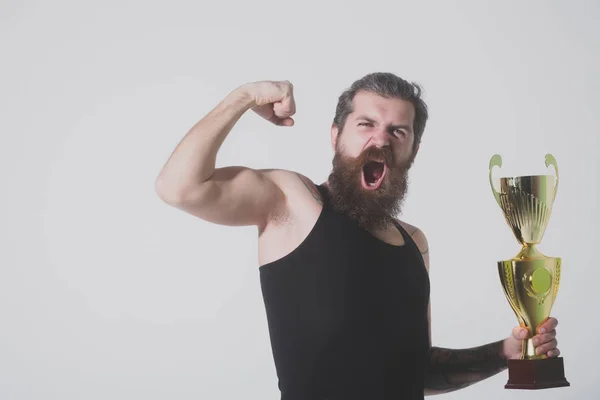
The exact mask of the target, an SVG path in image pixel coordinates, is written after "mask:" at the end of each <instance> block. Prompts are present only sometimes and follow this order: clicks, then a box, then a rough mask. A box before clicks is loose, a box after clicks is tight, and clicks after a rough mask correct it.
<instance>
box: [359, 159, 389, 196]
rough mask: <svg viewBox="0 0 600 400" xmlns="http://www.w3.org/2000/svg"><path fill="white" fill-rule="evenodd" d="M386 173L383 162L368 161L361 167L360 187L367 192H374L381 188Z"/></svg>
mask: <svg viewBox="0 0 600 400" xmlns="http://www.w3.org/2000/svg"><path fill="white" fill-rule="evenodd" d="M386 172H387V166H386V165H385V163H384V162H383V161H377V160H370V161H368V162H367V163H366V164H365V165H364V166H363V173H362V185H363V188H365V189H367V190H375V189H377V188H379V186H381V182H383V178H385V174H386Z"/></svg>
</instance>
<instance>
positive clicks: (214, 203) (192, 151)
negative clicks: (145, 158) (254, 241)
mask: <svg viewBox="0 0 600 400" xmlns="http://www.w3.org/2000/svg"><path fill="white" fill-rule="evenodd" d="M292 89H293V88H292V85H291V84H290V83H289V82H287V81H284V82H273V81H265V82H253V83H248V84H245V85H242V86H240V87H238V88H236V89H235V90H234V91H232V92H231V93H229V94H228V96H227V97H225V99H223V100H222V101H221V102H220V103H219V104H218V105H217V106H216V107H215V108H214V109H213V110H211V111H210V112H209V113H208V114H207V115H206V116H204V117H203V118H202V119H201V120H200V121H199V122H198V123H196V124H195V125H194V126H193V127H192V128H191V129H190V131H189V132H188V133H187V134H186V136H185V137H184V138H183V140H182V141H181V142H180V143H179V144H178V146H177V147H176V148H175V150H174V151H173V153H172V154H171V156H170V158H169V160H168V161H167V163H166V164H165V166H164V167H163V169H162V171H161V172H160V175H159V176H158V177H157V179H156V192H157V194H158V195H159V197H160V198H161V199H162V200H163V201H165V202H166V203H168V204H170V205H172V206H174V207H176V208H179V209H181V210H183V211H185V212H188V213H190V214H192V215H195V216H197V217H199V218H201V219H204V220H206V221H209V222H213V223H217V224H222V225H256V226H259V227H260V226H264V225H265V224H266V223H267V222H268V221H269V220H270V219H271V218H272V217H273V216H274V215H276V214H277V213H279V212H281V211H282V208H283V207H284V205H285V198H284V194H283V192H282V191H281V189H280V186H279V185H278V184H277V175H278V174H279V173H280V172H279V171H277V170H258V169H251V168H248V167H244V166H227V167H223V168H216V167H215V163H216V157H217V153H218V151H219V149H220V147H221V145H222V144H223V142H224V140H225V138H226V137H227V135H228V134H229V133H230V131H231V130H232V128H233V126H234V125H235V124H236V122H237V121H238V120H239V119H240V118H241V116H242V115H243V114H244V113H245V112H246V111H248V110H250V109H251V110H253V111H255V112H256V113H257V114H259V115H260V116H262V117H263V118H265V119H267V120H269V121H270V122H272V123H274V124H276V125H281V126H292V125H293V123H294V121H293V119H292V118H291V116H292V115H293V114H294V113H295V103H294V97H293V91H292Z"/></svg>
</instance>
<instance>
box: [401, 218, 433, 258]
mask: <svg viewBox="0 0 600 400" xmlns="http://www.w3.org/2000/svg"><path fill="white" fill-rule="evenodd" d="M396 221H398V223H400V225H402V227H403V228H404V229H405V230H406V232H407V233H408V234H409V235H410V237H411V238H412V239H413V240H414V241H415V244H416V245H417V247H418V248H419V251H421V254H422V255H423V258H424V260H425V265H426V267H427V270H429V242H428V241H427V236H426V235H425V233H424V232H423V231H422V230H421V229H420V228H419V227H417V226H415V225H412V224H409V223H408V222H405V221H401V220H399V219H396Z"/></svg>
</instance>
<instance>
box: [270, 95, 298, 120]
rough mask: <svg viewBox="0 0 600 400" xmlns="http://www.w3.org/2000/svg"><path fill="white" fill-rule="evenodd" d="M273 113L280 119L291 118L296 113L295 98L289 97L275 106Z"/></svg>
mask: <svg viewBox="0 0 600 400" xmlns="http://www.w3.org/2000/svg"><path fill="white" fill-rule="evenodd" d="M273 112H274V113H275V115H276V116H277V117H279V118H282V119H283V118H287V117H291V116H292V115H294V114H295V113H296V103H295V101H294V97H293V96H291V95H289V96H286V97H285V98H283V100H281V101H280V102H277V103H274V104H273Z"/></svg>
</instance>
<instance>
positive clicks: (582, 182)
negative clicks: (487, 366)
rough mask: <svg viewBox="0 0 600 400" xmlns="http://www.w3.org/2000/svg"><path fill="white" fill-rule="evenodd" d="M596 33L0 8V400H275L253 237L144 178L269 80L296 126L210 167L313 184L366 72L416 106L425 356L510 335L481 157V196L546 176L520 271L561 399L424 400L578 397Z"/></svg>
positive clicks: (405, 13)
mask: <svg viewBox="0 0 600 400" xmlns="http://www.w3.org/2000/svg"><path fill="white" fill-rule="evenodd" d="M484 3H485V4H484ZM599 17H600V6H599V3H598V2H595V1H569V2H567V1H562V2H558V1H528V2H521V1H502V2H493V3H487V2H481V1H439V2H426V1H420V2H408V1H377V0H374V1H369V2H366V3H365V2H359V1H354V2H348V1H328V2H323V1H319V2H306V1H303V2H294V3H292V2H282V1H265V0H259V1H255V2H246V1H238V2H235V3H218V2H173V1H170V2H168V3H167V2H162V3H161V2H142V1H118V2H116V1H104V2H96V3H90V2H76V1H71V2H66V1H54V2H33V1H27V2H25V1H2V2H1V3H0V54H1V62H0V88H1V90H0V113H1V118H0V133H1V136H0V138H1V139H0V140H1V142H0V163H1V164H0V174H1V175H0V178H1V180H0V182H2V196H1V197H0V205H1V207H0V239H1V243H2V246H1V251H0V399H2V400H17V399H44V400H46V399H61V400H67V399H86V400H93V399H142V398H143V399H148V400H150V399H180V400H183V399H198V398H202V399H239V398H251V399H277V398H278V392H277V387H276V379H275V371H274V367H273V363H272V357H271V353H270V347H269V342H268V333H267V327H266V320H265V315H264V309H263V304H262V298H261V294H260V288H259V281H258V270H257V255H256V231H255V229H254V228H229V227H221V226H216V225H211V224H208V223H204V222H203V221H201V220H199V219H196V218H194V217H192V216H189V215H186V214H185V213H182V212H180V211H178V210H176V209H174V208H171V207H169V206H167V205H166V204H165V203H163V202H161V200H160V199H159V198H158V197H157V195H156V194H155V192H154V180H155V179H156V177H157V174H158V173H159V171H160V169H161V168H162V166H163V164H164V163H165V161H166V160H167V158H168V156H169V155H170V154H171V152H172V150H173V149H174V147H175V146H176V145H177V143H178V142H179V141H180V140H181V139H182V137H183V136H184V135H185V133H186V132H187V131H188V130H189V128H191V126H192V125H193V124H195V123H196V122H197V121H198V120H199V119H200V118H202V116H203V115H204V114H205V113H207V112H208V111H209V110H210V109H211V108H212V107H213V106H214V105H215V104H216V103H217V102H218V101H220V100H221V99H222V98H223V96H225V95H226V94H227V93H228V92H229V91H230V90H231V89H233V88H234V87H236V86H238V85H240V84H242V83H244V82H248V81H254V80H262V79H289V80H290V81H292V82H293V83H294V85H295V91H296V98H297V105H298V113H297V115H296V126H295V127H294V128H291V129H289V128H288V129H286V128H278V127H275V126H273V125H270V124H269V123H267V122H266V121H263V120H261V119H260V118H259V117H257V116H256V115H253V114H250V113H249V114H247V115H245V116H244V117H243V118H242V119H241V121H240V122H239V124H238V125H237V126H236V127H235V128H234V131H233V132H232V134H231V135H230V136H229V138H228V139H227V140H226V142H225V144H224V145H223V148H222V151H221V152H220V154H219V158H218V165H219V166H221V165H230V164H238V165H247V166H251V167H256V168H262V167H275V168H287V169H293V170H298V171H300V172H302V173H304V174H306V175H307V176H309V177H311V178H312V179H313V180H315V181H316V182H321V181H323V180H324V179H325V178H326V176H327V174H328V172H329V170H330V166H331V157H332V152H331V148H330V145H329V127H330V123H331V120H332V117H333V112H334V107H335V104H336V100H337V96H338V95H339V93H340V92H341V91H342V90H343V89H344V88H346V87H347V86H348V85H349V84H350V83H351V82H352V81H353V80H355V79H357V78H359V77H360V76H362V75H363V74H366V73H368V72H372V71H391V72H394V73H397V74H398V75H400V76H403V77H405V78H407V79H409V80H414V81H417V82H419V83H421V84H422V85H423V86H424V88H425V98H426V100H427V102H428V104H429V106H430V111H431V119H430V122H429V125H428V127H427V131H426V133H425V136H424V139H423V144H422V147H421V151H420V154H419V156H418V158H417V160H416V164H415V166H414V169H413V171H412V174H411V182H412V183H411V186H410V189H409V198H408V200H407V204H406V208H405V212H404V215H403V216H402V217H403V218H404V219H405V220H406V221H408V222H410V223H413V224H415V225H417V226H419V227H421V228H422V229H423V231H424V232H425V233H426V234H427V236H428V238H429V243H430V246H431V281H432V297H431V301H432V314H433V315H432V318H433V319H432V324H433V340H434V344H435V345H437V346H445V347H454V348H464V347H472V346H476V345H480V344H483V343H487V342H490V341H494V340H498V339H502V338H504V337H506V336H508V335H509V334H510V332H511V330H512V328H513V326H514V325H515V324H516V320H515V318H514V315H513V314H512V311H511V309H510V307H509V306H508V303H507V301H506V300H505V298H504V294H503V293H502V290H501V287H500V285H499V279H498V275H497V272H496V261H497V260H503V259H507V258H510V257H512V256H514V255H515V254H516V253H517V252H518V250H519V246H518V244H517V242H516V240H515V239H514V237H513V236H512V234H511V232H510V230H509V229H508V227H507V225H506V224H505V222H504V220H503V217H502V214H501V212H500V209H499V207H498V206H497V204H496V203H495V201H494V198H493V196H492V193H491V190H490V187H489V184H488V162H489V159H490V157H491V156H492V155H493V154H494V153H500V154H502V156H503V158H504V167H503V168H502V170H496V171H495V172H494V176H495V178H497V177H499V176H500V175H510V174H529V173H550V174H552V173H553V170H552V168H546V167H545V166H544V155H545V154H546V153H547V152H550V153H552V154H554V156H555V157H556V159H557V161H558V165H559V173H560V178H561V180H560V186H559V190H558V196H557V198H556V204H555V206H554V210H553V213H552V217H551V221H550V224H549V226H548V229H547V232H546V235H545V237H544V240H543V242H542V245H541V246H540V249H541V250H542V251H543V252H545V253H546V254H548V255H553V256H560V257H563V262H564V272H563V280H562V286H561V288H560V291H559V295H558V299H557V303H556V305H555V307H554V308H553V315H554V316H556V317H557V318H558V319H559V321H560V325H559V329H558V338H559V347H560V349H561V351H562V355H563V356H564V360H565V368H566V374H567V377H568V379H569V381H570V382H571V384H572V387H570V388H567V389H554V390H547V391H538V392H522V391H517V392H515V391H507V390H505V389H503V385H504V383H505V382H506V379H507V375H506V373H502V374H499V375H497V376H495V377H493V378H491V379H489V380H487V381H484V382H482V383H479V384H477V385H475V386H472V387H470V388H467V389H464V390H461V391H460V392H456V393H452V394H448V395H446V396H445V398H447V399H480V398H482V397H485V398H490V399H508V398H511V399H562V398H577V399H593V398H597V396H598V395H599V394H600V389H599V386H598V385H599V383H598V377H599V374H598V372H596V371H594V369H595V368H597V364H596V360H597V359H598V357H599V356H600V350H599V346H598V340H597V337H598V333H597V332H598V328H600V324H599V322H598V319H597V318H598V317H597V316H598V312H597V305H598V296H597V292H598V278H599V273H598V268H597V267H598V266H597V254H598V253H597V251H596V249H597V243H598V241H599V239H600V237H599V234H598V225H597V224H598V221H599V220H600V218H599V217H600V214H599V212H598V209H597V207H596V204H597V199H596V196H597V195H598V191H599V186H598V185H599V184H598V182H599V181H600V174H599V169H600V168H599V164H598V161H597V152H598V145H599V139H598V135H599V133H600V123H599V120H598V110H599V108H600V98H599V95H598V90H599V89H600V81H599V78H598V71H599V70H600V57H599V50H598V49H599V48H600V40H599V39H600V29H599V28H598V25H597V21H598V18H599Z"/></svg>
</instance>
